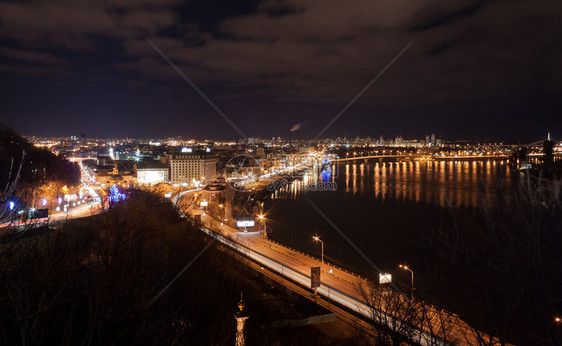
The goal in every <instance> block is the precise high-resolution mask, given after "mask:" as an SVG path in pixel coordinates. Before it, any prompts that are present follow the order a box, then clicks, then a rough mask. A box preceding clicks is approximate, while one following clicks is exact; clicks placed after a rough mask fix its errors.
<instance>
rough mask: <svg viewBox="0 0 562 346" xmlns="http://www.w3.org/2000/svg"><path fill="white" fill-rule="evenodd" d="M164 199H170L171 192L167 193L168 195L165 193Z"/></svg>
mask: <svg viewBox="0 0 562 346" xmlns="http://www.w3.org/2000/svg"><path fill="white" fill-rule="evenodd" d="M164 197H166V198H170V197H172V193H171V192H168V193H166V194H165V195H164Z"/></svg>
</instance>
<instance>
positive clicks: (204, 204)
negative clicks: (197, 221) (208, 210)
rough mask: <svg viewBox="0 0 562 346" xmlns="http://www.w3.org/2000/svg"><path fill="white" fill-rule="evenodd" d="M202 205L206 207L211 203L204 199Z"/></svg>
mask: <svg viewBox="0 0 562 346" xmlns="http://www.w3.org/2000/svg"><path fill="white" fill-rule="evenodd" d="M200 205H201V206H202V207H206V206H208V205H209V202H207V201H202V202H201V204H200Z"/></svg>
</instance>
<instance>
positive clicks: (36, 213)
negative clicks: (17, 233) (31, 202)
mask: <svg viewBox="0 0 562 346" xmlns="http://www.w3.org/2000/svg"><path fill="white" fill-rule="evenodd" d="M28 216H29V219H30V220H31V219H43V218H46V217H49V209H31V210H30V211H29V214H28Z"/></svg>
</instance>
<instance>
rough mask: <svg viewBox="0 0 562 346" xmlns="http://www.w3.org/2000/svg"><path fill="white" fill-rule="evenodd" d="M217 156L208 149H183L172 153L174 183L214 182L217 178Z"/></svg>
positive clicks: (171, 174)
mask: <svg viewBox="0 0 562 346" xmlns="http://www.w3.org/2000/svg"><path fill="white" fill-rule="evenodd" d="M217 161H218V160H217V156H216V155H215V154H212V153H210V152H207V151H194V152H189V151H183V150H182V152H179V153H173V154H171V155H170V180H171V181H172V182H173V183H188V184H190V183H193V182H201V183H203V182H212V181H215V180H216V179H217Z"/></svg>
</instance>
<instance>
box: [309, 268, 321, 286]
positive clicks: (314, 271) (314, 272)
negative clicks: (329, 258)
mask: <svg viewBox="0 0 562 346" xmlns="http://www.w3.org/2000/svg"><path fill="white" fill-rule="evenodd" d="M318 287H320V267H312V268H310V288H318Z"/></svg>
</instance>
